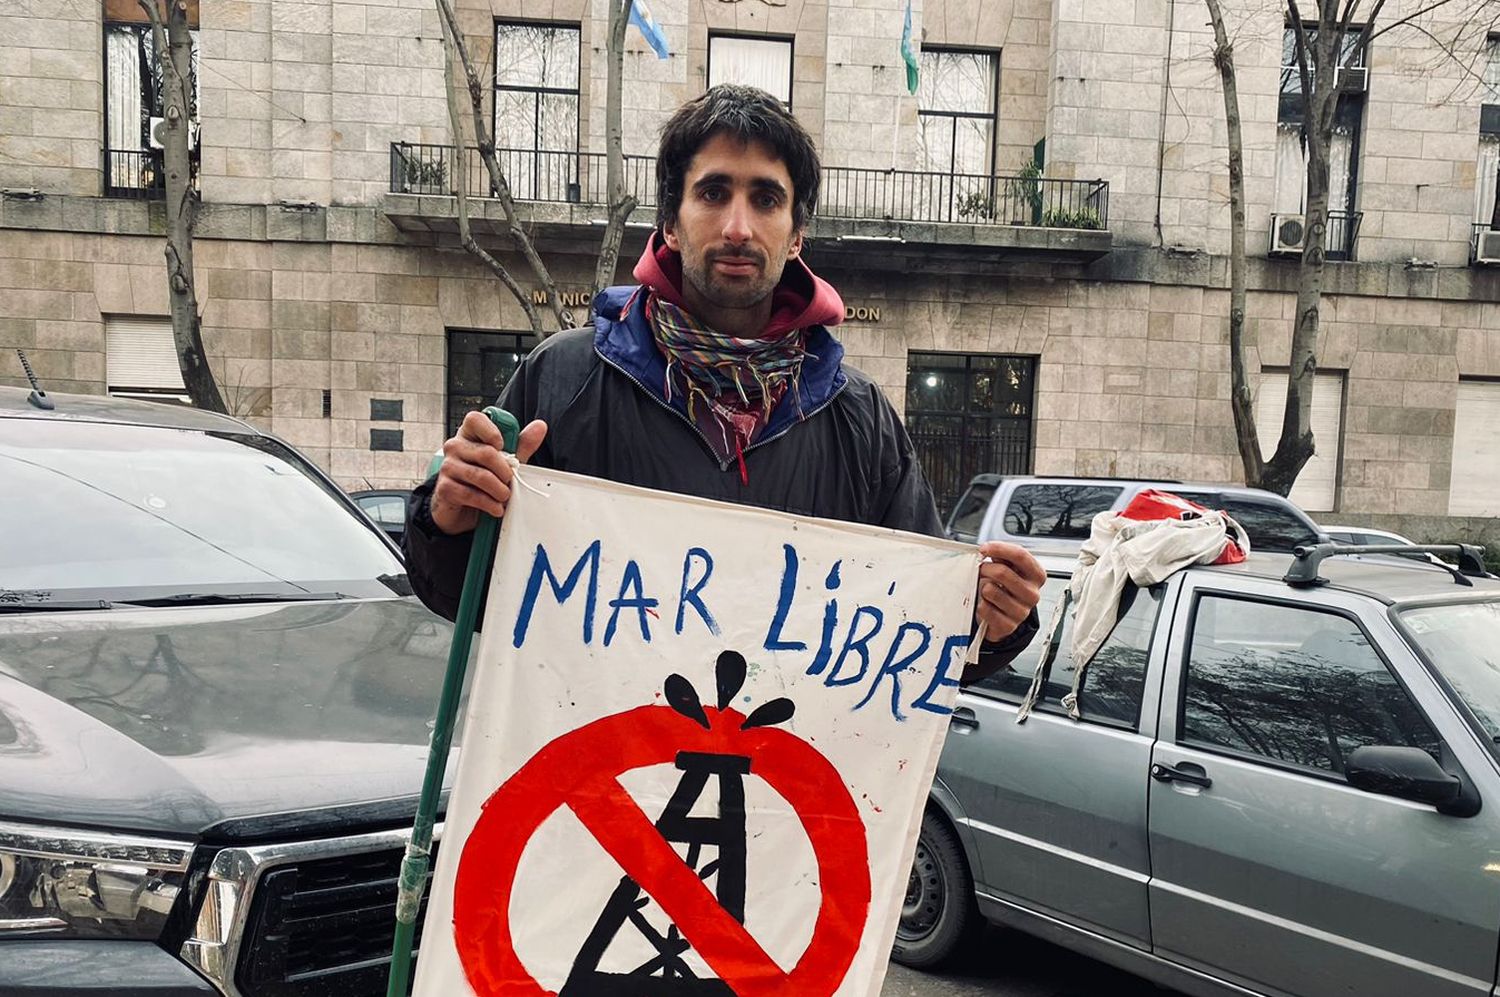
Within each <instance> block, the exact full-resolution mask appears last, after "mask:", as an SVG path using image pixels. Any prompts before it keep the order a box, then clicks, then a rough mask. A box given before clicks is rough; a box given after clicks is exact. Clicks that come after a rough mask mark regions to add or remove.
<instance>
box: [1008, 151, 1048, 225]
mask: <svg viewBox="0 0 1500 997" xmlns="http://www.w3.org/2000/svg"><path fill="white" fill-rule="evenodd" d="M1005 198H1006V200H1007V201H1009V202H1010V206H1011V221H1010V223H1011V224H1012V225H1039V224H1041V221H1042V165H1041V164H1040V163H1038V162H1037V161H1036V159H1035V158H1033V157H1028V158H1026V159H1024V160H1022V161H1021V168H1020V169H1019V170H1018V171H1017V173H1016V175H1015V176H1013V177H1010V178H1008V179H1007V180H1006V181H1005Z"/></svg>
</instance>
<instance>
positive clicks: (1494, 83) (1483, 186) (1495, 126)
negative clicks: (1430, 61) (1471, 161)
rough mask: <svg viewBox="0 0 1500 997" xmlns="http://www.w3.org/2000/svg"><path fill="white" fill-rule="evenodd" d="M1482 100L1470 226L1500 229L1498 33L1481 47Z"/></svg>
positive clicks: (1499, 52) (1499, 63)
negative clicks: (1499, 197) (1499, 194)
mask: <svg viewBox="0 0 1500 997" xmlns="http://www.w3.org/2000/svg"><path fill="white" fill-rule="evenodd" d="M1482 97H1483V98H1484V102H1483V103H1482V104H1481V105H1480V107H1479V164H1478V168H1477V169H1476V170H1475V171H1474V227H1475V228H1476V229H1500V218H1497V217H1496V214H1495V207H1496V198H1495V193H1496V191H1497V189H1500V35H1496V34H1492V35H1490V36H1489V38H1488V39H1487V40H1486V42H1485V49H1484V89H1483V92H1482Z"/></svg>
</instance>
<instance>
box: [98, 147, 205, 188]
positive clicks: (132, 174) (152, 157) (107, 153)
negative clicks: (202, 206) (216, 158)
mask: <svg viewBox="0 0 1500 997" xmlns="http://www.w3.org/2000/svg"><path fill="white" fill-rule="evenodd" d="M103 160H104V196H105V197H121V198H126V199H128V200H132V201H160V200H164V199H165V198H166V196H167V170H166V166H165V164H164V162H163V160H162V151H161V150H160V149H144V150H141V149H105V150H104V153H103ZM190 161H191V164H192V171H193V189H194V190H196V189H198V149H197V147H196V146H194V147H193V151H192V158H191V160H190Z"/></svg>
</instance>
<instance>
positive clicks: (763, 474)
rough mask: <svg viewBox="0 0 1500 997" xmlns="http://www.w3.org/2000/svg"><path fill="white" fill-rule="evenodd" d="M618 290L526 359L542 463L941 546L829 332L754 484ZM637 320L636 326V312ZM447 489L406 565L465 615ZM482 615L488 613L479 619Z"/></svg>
mask: <svg viewBox="0 0 1500 997" xmlns="http://www.w3.org/2000/svg"><path fill="white" fill-rule="evenodd" d="M632 290H633V289H632V288H610V289H609V290H607V291H605V292H603V294H601V295H600V297H599V300H598V301H597V303H596V309H597V316H596V318H595V321H594V328H593V329H574V330H571V331H568V332H562V333H558V334H557V335H554V336H552V337H550V338H548V339H547V340H545V341H544V342H543V343H542V344H541V345H540V346H538V347H537V348H536V349H535V350H533V351H532V353H531V354H530V355H529V356H528V357H527V358H526V359H525V360H524V361H523V362H522V363H521V366H520V368H519V369H518V370H517V371H516V373H515V376H514V377H512V378H511V380H510V383H509V384H507V385H506V387H505V390H504V392H503V393H502V394H501V396H500V400H499V402H498V404H499V405H500V407H501V408H504V409H506V410H507V411H509V412H510V413H511V414H512V415H514V416H515V417H516V418H517V419H518V420H519V421H520V423H521V425H523V426H524V425H526V424H527V423H528V422H530V421H531V420H532V419H542V420H545V421H546V423H547V427H548V428H547V436H546V439H545V440H544V442H543V443H542V446H541V448H540V449H539V450H538V451H537V453H536V454H535V456H534V457H533V458H532V461H531V462H532V463H533V464H537V465H539V466H543V467H550V468H556V469H558V470H563V471H571V472H574V473H577V474H586V475H590V476H593V477H598V478H605V479H608V480H612V481H618V482H622V483H625V484H631V485H640V486H642V487H645V488H655V489H660V490H662V491H669V492H677V493H679V494H685V495H695V496H698V497H701V498H709V499H718V500H722V501H728V502H738V503H740V504H742V505H751V506H759V507H761V508H766V509H777V510H780V511H783V512H791V513H796V514H799V515H803V516H816V517H820V518H826V519H840V520H845V521H849V522H857V523H867V524H872V525H879V526H887V527H890V528H892V529H897V530H907V531H909V532H913V533H925V534H928V535H931V536H942V532H943V531H942V524H941V522H940V521H939V519H938V515H937V508H936V506H935V505H934V503H933V499H932V492H931V490H930V489H929V488H928V486H927V481H926V479H925V478H924V476H923V474H922V470H921V467H920V466H919V465H918V463H917V458H916V454H915V452H914V451H913V449H912V445H911V440H910V439H909V438H908V437H907V435H906V430H905V428H904V427H903V426H902V425H901V420H900V418H899V417H898V416H897V415H896V412H895V410H894V409H893V408H892V407H891V404H890V402H889V401H888V400H887V399H886V397H885V395H884V394H883V393H882V392H881V391H880V389H879V387H877V386H876V384H875V383H874V382H873V381H871V380H870V379H869V378H868V377H866V376H865V375H864V374H862V373H860V372H859V371H857V370H854V369H853V368H850V367H846V366H844V365H843V348H842V347H841V346H840V345H839V343H838V341H837V340H835V339H834V338H833V337H832V336H831V335H830V334H829V333H828V331H827V330H826V329H824V328H823V327H821V326H815V327H813V328H811V329H809V330H808V332H807V350H808V357H807V359H806V361H805V362H804V364H803V369H802V376H801V378H800V379H799V380H798V382H797V384H796V386H795V388H794V389H793V390H790V391H788V393H787V395H786V396H785V397H783V398H782V400H781V402H780V403H779V404H778V405H777V407H776V410H775V411H774V412H773V413H772V415H771V419H770V421H769V423H768V424H767V426H766V428H765V429H764V430H763V431H762V432H761V434H760V436H759V437H758V438H757V439H756V441H755V442H754V443H753V444H751V445H750V446H749V447H747V448H746V450H745V452H744V462H745V467H744V474H743V475H742V474H741V472H740V469H739V468H738V467H737V466H736V464H735V463H734V462H733V461H730V462H723V461H720V460H719V459H718V458H717V457H716V456H715V455H714V454H713V451H712V450H711V449H710V448H709V446H708V444H707V442H705V441H704V440H703V438H702V437H701V436H700V435H699V431H698V429H697V427H696V426H695V425H694V424H693V422H692V421H691V420H690V419H689V417H688V415H687V412H686V409H685V408H684V406H683V402H682V399H681V398H680V397H674V398H672V399H671V401H668V400H667V399H666V397H665V393H664V388H663V386H664V384H665V361H664V359H663V357H662V355H661V353H660V352H659V351H658V350H657V349H656V346H655V343H654V341H653V338H652V334H651V330H650V327H649V325H648V323H647V322H646V319H645V316H644V314H643V303H644V302H643V299H644V295H635V296H634V297H633V298H632V297H631V292H632ZM626 305H629V310H628V312H627V313H626V314H624V315H623V316H622V315H621V310H622V307H623V306H626ZM434 482H435V479H429V480H428V481H426V482H424V483H423V484H421V485H419V486H418V487H417V488H416V490H415V491H414V492H413V496H412V501H411V502H410V503H409V504H408V509H409V518H410V522H409V523H408V526H407V530H406V540H405V548H406V563H407V571H408V573H409V574H410V576H411V582H412V586H413V588H414V589H416V592H417V594H418V595H419V596H420V597H421V599H422V601H423V602H424V603H426V604H427V605H428V606H429V607H430V608H431V609H433V610H434V611H436V612H438V613H440V614H442V615H443V616H446V617H447V618H449V619H452V618H453V617H454V616H455V615H457V612H458V599H459V594H460V592H461V590H462V586H463V577H464V568H465V565H466V564H467V563H468V557H469V547H470V539H471V537H470V535H467V534H465V535H462V536H456V537H450V536H447V535H445V534H443V533H442V532H441V531H439V530H438V529H437V528H436V527H435V526H434V525H433V522H432V518H431V512H430V509H429V502H430V496H431V492H432V487H433V485H434ZM482 617H483V613H482V612H481V613H480V618H482ZM1036 629H1037V626H1036V616H1035V614H1034V613H1033V614H1032V617H1031V619H1029V620H1028V621H1027V622H1026V623H1025V624H1023V625H1022V627H1021V628H1020V629H1019V630H1018V631H1017V632H1016V633H1015V634H1013V635H1012V636H1011V637H1010V638H1009V639H1007V640H1005V641H1002V642H1000V643H998V644H993V645H990V644H986V645H985V647H984V649H983V650H984V652H985V653H983V654H982V655H981V661H980V666H979V667H978V668H977V669H976V668H972V667H971V669H970V670H969V671H968V672H966V673H965V675H964V678H965V680H966V681H972V680H974V679H975V678H978V677H981V676H982V675H987V674H990V673H991V672H994V671H997V670H999V669H1000V668H1001V667H1003V666H1004V665H1005V664H1006V663H1007V662H1009V661H1010V659H1011V658H1013V657H1014V656H1015V655H1016V654H1017V653H1019V652H1020V651H1021V650H1022V649H1024V648H1025V647H1026V645H1027V644H1028V643H1030V640H1031V638H1032V636H1034V635H1035V633H1036Z"/></svg>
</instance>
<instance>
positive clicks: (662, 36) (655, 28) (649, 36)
mask: <svg viewBox="0 0 1500 997" xmlns="http://www.w3.org/2000/svg"><path fill="white" fill-rule="evenodd" d="M630 23H631V24H634V25H635V26H636V27H637V28H640V29H641V37H642V38H644V39H646V44H647V45H650V46H651V47H652V48H654V49H655V50H656V57H657V58H658V59H668V58H671V56H672V51H671V49H669V48H667V35H666V32H664V31H662V29H661V25H660V24H657V23H656V18H654V17H652V16H651V8H650V7H647V6H646V0H635V2H634V3H632V4H631V5H630Z"/></svg>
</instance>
